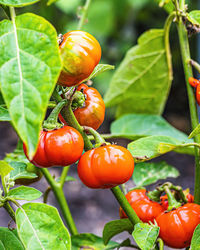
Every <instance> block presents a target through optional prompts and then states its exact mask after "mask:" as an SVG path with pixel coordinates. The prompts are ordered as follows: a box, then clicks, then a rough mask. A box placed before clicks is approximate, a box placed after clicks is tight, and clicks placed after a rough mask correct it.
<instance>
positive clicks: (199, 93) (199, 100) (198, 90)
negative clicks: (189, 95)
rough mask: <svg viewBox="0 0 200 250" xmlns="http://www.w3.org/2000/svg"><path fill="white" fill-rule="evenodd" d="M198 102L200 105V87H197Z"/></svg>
mask: <svg viewBox="0 0 200 250" xmlns="http://www.w3.org/2000/svg"><path fill="white" fill-rule="evenodd" d="M196 101H197V103H198V104H199V105H200V85H197V88H196Z"/></svg>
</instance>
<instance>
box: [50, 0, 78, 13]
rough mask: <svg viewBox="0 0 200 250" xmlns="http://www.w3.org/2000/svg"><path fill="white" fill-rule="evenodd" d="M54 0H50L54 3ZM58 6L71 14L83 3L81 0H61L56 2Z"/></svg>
mask: <svg viewBox="0 0 200 250" xmlns="http://www.w3.org/2000/svg"><path fill="white" fill-rule="evenodd" d="M53 1H54V0H52V1H51V0H49V2H50V3H52V2H53ZM55 4H56V7H57V8H59V9H60V10H61V11H62V12H64V13H66V14H69V13H75V12H76V10H77V8H78V6H80V5H81V0H59V1H56V2H55Z"/></svg>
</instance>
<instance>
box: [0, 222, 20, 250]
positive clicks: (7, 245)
mask: <svg viewBox="0 0 200 250" xmlns="http://www.w3.org/2000/svg"><path fill="white" fill-rule="evenodd" d="M0 250H24V247H23V245H22V243H21V241H20V240H19V239H18V238H17V236H16V234H15V233H14V232H13V231H11V230H9V229H8V228H5V227H0Z"/></svg>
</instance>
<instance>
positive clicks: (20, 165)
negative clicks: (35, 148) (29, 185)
mask: <svg viewBox="0 0 200 250" xmlns="http://www.w3.org/2000/svg"><path fill="white" fill-rule="evenodd" d="M4 160H5V161H6V162H8V163H9V164H10V165H11V166H12V168H13V170H12V171H11V172H10V178H12V179H13V180H18V179H22V178H23V179H35V178H37V177H39V176H40V175H41V172H40V169H39V168H37V167H35V166H34V165H33V164H31V163H30V162H29V160H28V159H27V158H26V156H25V154H24V151H23V150H18V149H16V150H15V151H14V152H13V153H9V154H7V155H6V157H5V158H4Z"/></svg>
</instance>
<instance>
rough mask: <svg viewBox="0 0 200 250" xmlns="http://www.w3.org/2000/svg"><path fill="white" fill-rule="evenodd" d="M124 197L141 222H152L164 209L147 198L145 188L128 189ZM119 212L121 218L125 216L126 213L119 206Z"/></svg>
mask: <svg viewBox="0 0 200 250" xmlns="http://www.w3.org/2000/svg"><path fill="white" fill-rule="evenodd" d="M126 199H127V200H128V202H129V203H130V205H131V207H132V208H133V210H134V211H135V212H136V214H137V216H138V217H139V218H140V219H141V220H142V221H143V222H149V221H151V222H154V220H155V218H156V217H157V216H158V215H159V214H161V213H162V212H163V211H164V209H163V208H162V206H161V205H160V204H159V203H157V202H154V201H151V200H150V199H149V198H148V196H147V195H146V190H145V189H134V190H131V191H129V192H128V193H127V194H126ZM119 214H120V218H121V219H123V218H127V215H126V214H125V212H124V210H123V209H122V208H121V207H120V210H119Z"/></svg>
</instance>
